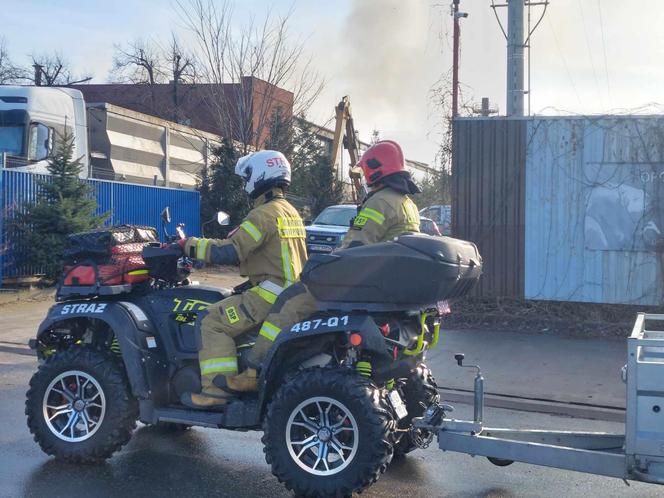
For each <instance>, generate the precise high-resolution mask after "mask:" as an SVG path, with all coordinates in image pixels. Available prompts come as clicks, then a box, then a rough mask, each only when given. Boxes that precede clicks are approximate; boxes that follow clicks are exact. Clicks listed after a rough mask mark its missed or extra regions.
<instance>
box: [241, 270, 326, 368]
mask: <svg viewBox="0 0 664 498" xmlns="http://www.w3.org/2000/svg"><path fill="white" fill-rule="evenodd" d="M317 309H318V308H317V306H316V299H315V298H314V296H312V295H311V294H310V293H309V291H308V290H307V288H306V287H305V286H304V284H303V283H301V282H298V283H295V284H293V285H291V286H289V287H288V288H286V289H285V290H284V291H283V292H282V293H281V294H279V297H278V298H277V300H276V301H275V302H274V305H273V306H272V308H271V309H270V311H269V314H268V315H267V317H266V318H265V320H264V321H263V325H261V329H260V333H259V335H258V337H257V338H256V344H254V347H253V349H252V350H251V352H250V353H249V359H248V362H249V365H251V366H252V367H254V368H259V367H260V365H261V363H262V362H263V360H264V359H265V356H266V355H267V352H268V351H269V350H270V348H271V347H272V344H274V340H275V339H276V338H277V336H278V335H279V332H281V331H282V330H283V329H286V328H287V327H289V326H291V325H293V324H294V323H297V322H299V321H302V320H304V319H306V318H308V317H310V316H311V315H313V314H314V313H315V312H316V310H317Z"/></svg>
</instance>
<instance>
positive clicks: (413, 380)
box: [394, 363, 440, 458]
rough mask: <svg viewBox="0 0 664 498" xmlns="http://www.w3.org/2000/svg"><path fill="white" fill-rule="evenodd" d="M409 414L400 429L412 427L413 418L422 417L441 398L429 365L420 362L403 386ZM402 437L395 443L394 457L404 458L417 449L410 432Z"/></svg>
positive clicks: (401, 422) (400, 422) (400, 423)
mask: <svg viewBox="0 0 664 498" xmlns="http://www.w3.org/2000/svg"><path fill="white" fill-rule="evenodd" d="M402 391H403V394H404V397H405V398H406V399H405V400H404V401H405V403H406V410H408V415H407V416H406V417H405V418H403V419H402V420H400V421H399V429H410V428H411V425H412V421H413V418H415V417H421V416H422V415H423V414H424V411H425V410H426V408H427V407H428V406H429V405H431V404H432V403H434V402H437V401H439V400H440V395H439V394H438V386H437V385H436V381H435V379H434V378H433V374H432V373H431V370H429V367H427V366H426V365H425V364H424V363H420V364H419V365H417V367H415V368H414V369H413V370H412V371H411V372H410V376H409V377H408V379H407V380H406V383H405V385H404V386H403V388H402ZM400 434H403V435H402V436H401V439H399V441H398V442H397V443H396V444H395V445H394V458H402V457H404V456H405V455H406V454H407V453H410V452H411V451H413V450H416V449H417V445H416V444H415V442H414V441H413V436H412V435H411V433H410V432H402V433H400Z"/></svg>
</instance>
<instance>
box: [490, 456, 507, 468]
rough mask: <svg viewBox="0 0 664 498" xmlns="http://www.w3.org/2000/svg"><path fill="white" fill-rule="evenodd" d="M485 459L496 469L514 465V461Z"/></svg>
mask: <svg viewBox="0 0 664 498" xmlns="http://www.w3.org/2000/svg"><path fill="white" fill-rule="evenodd" d="M486 458H487V460H489V461H490V462H491V463H492V464H494V465H495V466H497V467H507V466H508V465H512V464H513V463H514V460H505V459H504V458H494V457H486Z"/></svg>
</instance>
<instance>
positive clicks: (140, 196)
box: [0, 170, 201, 286]
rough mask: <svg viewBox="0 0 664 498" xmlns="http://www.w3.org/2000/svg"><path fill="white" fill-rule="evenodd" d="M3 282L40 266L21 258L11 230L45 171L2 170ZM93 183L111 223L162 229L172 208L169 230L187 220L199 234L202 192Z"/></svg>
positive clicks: (0, 238)
mask: <svg viewBox="0 0 664 498" xmlns="http://www.w3.org/2000/svg"><path fill="white" fill-rule="evenodd" d="M0 173H1V174H0V286H2V279H3V275H4V276H5V277H21V276H28V275H34V274H36V273H38V272H39V269H38V268H30V267H29V266H27V265H25V263H24V262H23V261H22V254H21V253H22V251H21V249H20V247H18V246H17V245H16V241H15V240H13V239H14V237H12V233H11V221H12V220H13V219H14V218H15V216H16V214H17V213H18V212H19V210H20V209H21V207H22V206H23V205H24V204H25V203H26V202H29V201H31V200H33V199H35V197H36V195H37V194H38V192H39V185H38V184H37V181H36V180H37V179H48V177H47V176H45V175H36V174H33V173H23V172H18V171H10V170H0ZM86 181H87V182H88V183H89V184H90V185H92V186H93V188H94V192H95V198H96V199H97V205H98V208H97V213H98V214H101V213H106V212H109V213H110V218H109V220H108V222H107V224H109V225H118V224H123V223H128V224H136V225H148V226H153V227H156V228H158V229H160V233H161V219H160V216H159V215H160V213H161V211H162V210H163V209H164V207H166V206H169V207H170V209H171V217H172V222H171V226H170V227H169V231H170V232H171V233H174V231H175V226H176V224H178V223H184V224H185V231H186V232H187V234H188V235H192V236H197V235H200V230H201V221H200V194H199V193H198V192H193V191H189V190H178V189H171V188H164V187H150V186H144V185H134V184H129V183H121V182H111V181H106V180H86Z"/></svg>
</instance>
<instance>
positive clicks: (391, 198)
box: [341, 187, 420, 249]
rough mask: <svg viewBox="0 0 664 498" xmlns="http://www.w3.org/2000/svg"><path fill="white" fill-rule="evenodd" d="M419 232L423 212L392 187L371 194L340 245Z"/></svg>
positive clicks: (373, 241) (369, 242)
mask: <svg viewBox="0 0 664 498" xmlns="http://www.w3.org/2000/svg"><path fill="white" fill-rule="evenodd" d="M419 231H420V213H419V212H418V211H417V206H416V205H415V203H414V202H413V201H412V200H411V199H410V197H408V196H407V195H406V194H402V193H401V192H398V191H396V190H394V189H393V188H391V187H383V188H381V189H379V190H376V191H374V192H372V193H370V194H369V195H368V196H367V198H366V199H365V200H364V202H363V203H362V205H361V206H360V208H359V212H358V214H357V216H356V217H355V220H354V221H353V225H352V226H351V228H350V230H348V233H347V234H346V237H344V240H343V243H342V244H341V248H342V249H345V248H347V247H349V246H351V245H352V246H355V245H360V244H362V245H364V244H373V243H375V242H385V241H386V240H392V239H393V238H394V237H397V236H399V235H401V234H402V233H405V232H419Z"/></svg>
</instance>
